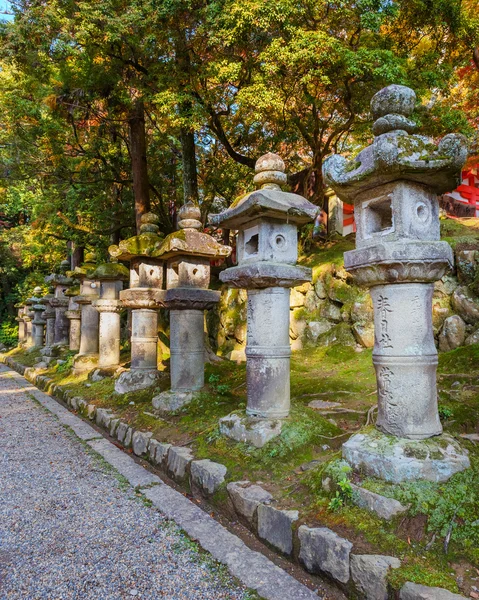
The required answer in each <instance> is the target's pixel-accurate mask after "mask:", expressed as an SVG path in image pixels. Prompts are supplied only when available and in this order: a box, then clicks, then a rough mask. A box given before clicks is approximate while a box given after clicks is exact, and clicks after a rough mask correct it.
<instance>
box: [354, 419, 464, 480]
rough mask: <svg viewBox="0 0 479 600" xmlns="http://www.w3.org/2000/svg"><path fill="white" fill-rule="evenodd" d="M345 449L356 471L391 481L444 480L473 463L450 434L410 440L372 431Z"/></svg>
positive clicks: (360, 435) (356, 436)
mask: <svg viewBox="0 0 479 600" xmlns="http://www.w3.org/2000/svg"><path fill="white" fill-rule="evenodd" d="M342 449H343V458H344V459H345V460H346V462H348V463H349V465H350V466H351V467H352V468H353V469H354V470H356V471H360V472H361V473H362V474H363V475H365V476H367V477H377V478H379V479H382V480H384V481H388V482H390V483H401V482H403V481H434V482H443V481H447V480H448V479H449V478H450V477H452V476H453V475H454V474H455V473H459V472H460V471H464V470H465V469H468V468H469V467H470V466H471V465H470V461H469V457H468V456H467V450H465V449H464V448H462V447H461V446H460V444H459V443H458V442H457V440H455V439H454V438H453V437H452V436H450V435H448V434H443V435H438V436H436V437H433V438H429V439H427V440H409V439H406V438H397V437H394V436H392V435H387V434H384V433H382V432H380V431H378V430H372V431H368V432H367V433H358V434H356V435H353V436H352V437H351V438H350V439H349V440H348V441H347V442H346V443H345V444H343V448H342Z"/></svg>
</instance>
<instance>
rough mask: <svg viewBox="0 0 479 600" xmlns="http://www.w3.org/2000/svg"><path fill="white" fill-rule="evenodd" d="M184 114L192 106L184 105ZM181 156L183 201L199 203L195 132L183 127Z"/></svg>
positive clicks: (189, 110) (182, 109)
mask: <svg viewBox="0 0 479 600" xmlns="http://www.w3.org/2000/svg"><path fill="white" fill-rule="evenodd" d="M180 110H181V111H182V112H183V111H184V112H183V114H187V113H188V112H191V106H188V107H185V106H182V107H181V109H180ZM180 141H181V158H182V162H183V201H184V202H185V204H186V202H190V201H191V202H193V203H194V204H196V205H197V204H198V174H197V170H196V149H195V134H194V132H193V131H191V130H188V129H186V128H182V129H181V132H180Z"/></svg>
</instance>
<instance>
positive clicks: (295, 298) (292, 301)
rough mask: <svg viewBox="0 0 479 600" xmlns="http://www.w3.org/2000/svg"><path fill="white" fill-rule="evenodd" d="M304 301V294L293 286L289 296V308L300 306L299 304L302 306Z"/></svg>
mask: <svg viewBox="0 0 479 600" xmlns="http://www.w3.org/2000/svg"><path fill="white" fill-rule="evenodd" d="M304 302H305V297H304V294H301V292H298V291H297V290H296V289H295V288H293V289H292V290H291V295H290V297H289V306H290V307H291V308H300V307H301V306H304Z"/></svg>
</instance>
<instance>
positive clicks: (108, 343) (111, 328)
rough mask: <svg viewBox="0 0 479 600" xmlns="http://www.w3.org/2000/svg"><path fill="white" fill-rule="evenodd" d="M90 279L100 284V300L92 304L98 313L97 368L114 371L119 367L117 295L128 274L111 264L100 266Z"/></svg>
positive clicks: (120, 304)
mask: <svg viewBox="0 0 479 600" xmlns="http://www.w3.org/2000/svg"><path fill="white" fill-rule="evenodd" d="M92 277H94V278H95V279H96V280H98V281H99V282H100V298H99V299H98V300H95V301H94V302H93V306H94V308H96V310H97V311H98V312H99V313H100V341H99V350H100V356H99V359H98V368H99V369H109V370H116V369H117V368H118V367H119V366H120V312H121V311H122V310H123V306H122V303H121V301H120V300H119V295H120V291H121V290H122V289H123V282H124V281H128V279H129V277H130V274H129V271H128V269H127V268H126V267H124V266H123V265H120V264H118V263H116V262H111V263H104V264H102V265H100V266H99V267H98V268H97V269H96V270H95V271H94V273H93V275H92Z"/></svg>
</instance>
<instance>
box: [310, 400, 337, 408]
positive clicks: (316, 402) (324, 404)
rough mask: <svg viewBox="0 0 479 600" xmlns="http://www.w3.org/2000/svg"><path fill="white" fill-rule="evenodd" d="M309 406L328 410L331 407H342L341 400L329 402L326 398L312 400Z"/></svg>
mask: <svg viewBox="0 0 479 600" xmlns="http://www.w3.org/2000/svg"><path fill="white" fill-rule="evenodd" d="M308 406H309V408H314V409H315V410H328V409H331V408H341V407H342V404H341V402H328V401H326V400H312V401H311V402H310V403H309V404H308Z"/></svg>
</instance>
